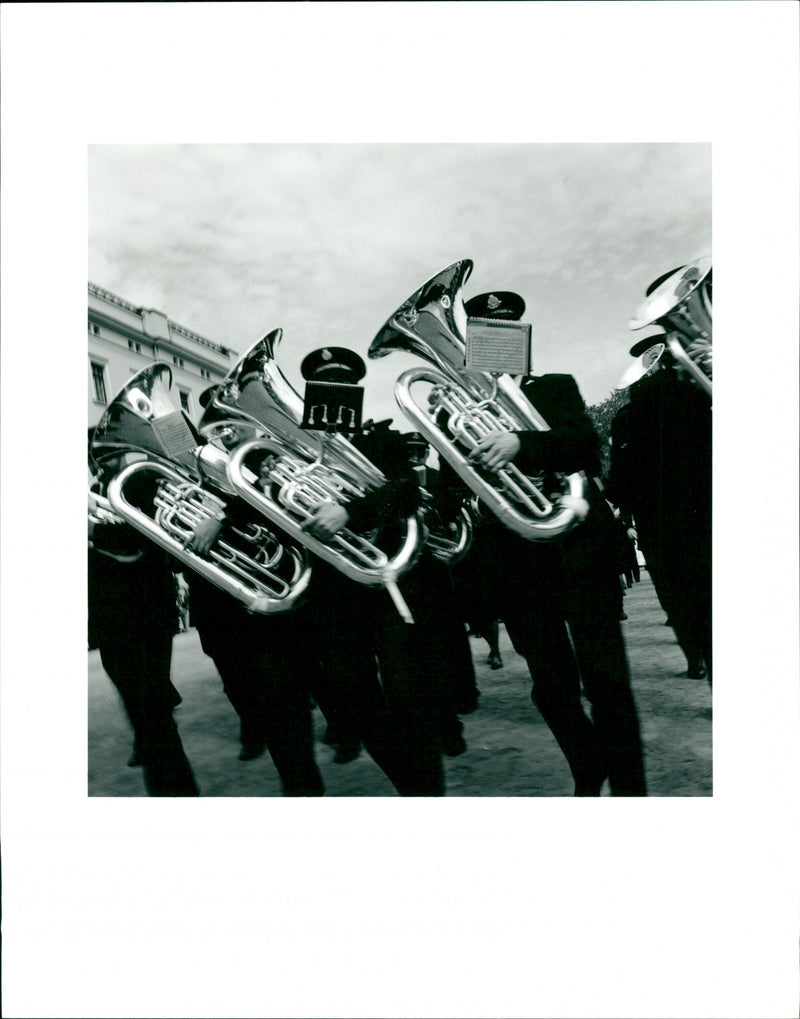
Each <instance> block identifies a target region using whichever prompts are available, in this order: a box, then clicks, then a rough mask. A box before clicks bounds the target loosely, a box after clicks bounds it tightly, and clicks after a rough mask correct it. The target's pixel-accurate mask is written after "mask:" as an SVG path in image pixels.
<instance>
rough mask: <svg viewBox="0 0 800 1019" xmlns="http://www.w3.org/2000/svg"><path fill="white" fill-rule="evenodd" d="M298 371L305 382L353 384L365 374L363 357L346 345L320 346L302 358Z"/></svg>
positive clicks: (365, 368)
mask: <svg viewBox="0 0 800 1019" xmlns="http://www.w3.org/2000/svg"><path fill="white" fill-rule="evenodd" d="M300 372H301V374H302V376H303V378H304V379H305V380H306V382H343V383H347V384H349V385H354V384H355V383H357V382H358V381H359V380H360V379H363V378H364V376H365V375H366V374H367V366H366V365H365V364H364V360H363V358H361V357H359V355H358V354H356V352H355V351H354V350H349V349H348V348H347V347H321V348H320V349H319V350H314V351H312V352H311V353H310V354H307V355H306V357H304V358H303V362H302V364H301V365H300Z"/></svg>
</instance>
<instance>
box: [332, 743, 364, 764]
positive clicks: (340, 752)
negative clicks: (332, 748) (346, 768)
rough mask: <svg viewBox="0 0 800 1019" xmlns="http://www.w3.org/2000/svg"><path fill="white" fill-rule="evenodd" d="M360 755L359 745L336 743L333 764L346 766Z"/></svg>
mask: <svg viewBox="0 0 800 1019" xmlns="http://www.w3.org/2000/svg"><path fill="white" fill-rule="evenodd" d="M360 753H361V744H360V743H337V744H336V753H335V755H334V758H333V763H334V764H348V763H349V762H350V761H354V760H355V759H356V758H357V757H358V755H359V754H360Z"/></svg>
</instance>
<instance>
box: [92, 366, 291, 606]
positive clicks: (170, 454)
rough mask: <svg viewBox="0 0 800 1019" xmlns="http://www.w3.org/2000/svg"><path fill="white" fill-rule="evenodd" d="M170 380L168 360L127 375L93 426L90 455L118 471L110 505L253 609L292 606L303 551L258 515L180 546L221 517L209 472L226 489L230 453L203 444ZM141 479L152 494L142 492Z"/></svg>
mask: <svg viewBox="0 0 800 1019" xmlns="http://www.w3.org/2000/svg"><path fill="white" fill-rule="evenodd" d="M171 385H172V371H171V369H170V368H169V366H168V365H166V364H164V363H163V362H158V361H157V362H154V363H153V364H151V365H148V366H147V367H146V368H144V369H142V370H141V371H139V372H137V373H136V374H135V375H134V376H133V377H132V378H131V379H129V380H128V382H127V383H126V385H125V386H124V387H123V388H122V390H121V391H120V392H119V393H118V394H117V396H116V397H115V398H114V399H113V400H112V401H111V403H110V404H109V405H108V407H107V408H106V411H105V413H104V415H103V417H102V418H101V419H100V422H99V423H98V425H97V427H96V428H95V432H94V437H93V440H92V457H93V459H94V461H95V464H97V465H98V466H100V467H104V466H106V467H108V466H111V467H112V469H113V470H114V471H115V473H114V474H113V476H112V477H111V480H110V481H109V482H108V486H107V505H108V508H109V509H110V511H111V512H113V513H114V514H116V516H117V517H119V518H121V519H122V520H124V521H125V522H126V523H127V524H129V525H130V526H131V527H133V528H134V530H136V531H138V532H139V533H141V534H143V535H144V536H145V537H146V538H149V539H150V540H151V541H153V542H154V543H155V544H156V545H158V546H160V547H161V548H163V549H165V550H166V551H167V552H169V553H170V554H171V555H173V556H174V557H175V558H176V559H177V560H178V561H179V562H181V563H183V564H184V565H185V566H188V567H189V568H190V569H192V570H194V571H195V572H196V573H198V574H199V575H200V576H202V577H204V578H205V579H206V580H208V581H210V582H211V583H212V584H214V585H215V586H216V587H218V588H220V589H221V590H223V591H225V592H227V593H228V594H229V595H231V596H232V597H233V598H235V599H236V600H237V601H239V602H241V603H242V604H243V605H244V607H245V608H247V609H248V610H249V611H251V612H256V613H260V614H271V613H277V612H287V611H289V610H290V609H293V608H294V607H295V606H296V605H297V603H298V601H299V600H300V598H301V597H302V596H303V594H304V592H305V590H306V588H307V587H308V583H309V580H310V577H311V568H310V566H309V564H308V562H307V557H306V555H305V551H304V550H303V549H302V548H301V547H298V546H297V545H296V544H294V543H293V542H291V541H290V540H289V539H287V537H286V536H285V535H276V533H275V532H274V530H273V529H272V528H270V527H267V526H266V525H265V522H264V521H261V520H256V521H252V522H250V521H248V522H247V524H246V525H244V526H243V527H235V526H233V525H231V524H225V525H224V526H223V529H222V532H221V534H220V536H219V538H218V540H217V541H216V542H215V543H214V545H213V547H212V548H211V550H210V552H209V554H208V556H201V555H198V554H197V553H195V552H192V551H189V550H188V549H187V548H186V547H185V546H186V543H187V541H188V540H189V538H190V537H191V535H192V533H193V530H194V528H195V527H196V526H197V524H198V523H200V522H201V521H203V520H207V519H209V518H216V519H221V517H222V510H223V509H224V507H225V502H224V501H223V500H222V499H220V498H219V497H218V496H216V495H215V494H214V493H213V492H211V491H209V490H208V488H207V480H206V475H207V476H208V477H211V478H213V479H214V481H215V483H216V484H217V487H218V488H219V487H222V488H223V490H224V488H225V487H226V486H225V485H224V482H223V484H222V485H220V483H219V479H221V478H223V479H224V470H223V468H224V465H225V462H226V455H225V454H224V453H223V452H221V451H220V450H218V449H214V448H213V447H210V446H203V445H202V440H201V439H200V438H199V436H198V435H197V434H196V433H195V431H194V430H193V428H192V426H191V424H190V423H189V421H188V420H187V418H186V417H185V416H184V415H183V413H182V412H181V411H180V410H178V409H176V407H175V406H174V405H173V403H172V400H171V398H170V387H171ZM204 480H206V484H205V485H204ZM148 482H149V484H148ZM143 487H144V488H145V489H148V490H150V491H153V490H154V491H155V495H154V496H153V497H152V498H151V497H150V496H149V495H147V494H144V493H143V492H142V488H143ZM137 489H138V491H137ZM227 494H228V493H227V492H226V495H227Z"/></svg>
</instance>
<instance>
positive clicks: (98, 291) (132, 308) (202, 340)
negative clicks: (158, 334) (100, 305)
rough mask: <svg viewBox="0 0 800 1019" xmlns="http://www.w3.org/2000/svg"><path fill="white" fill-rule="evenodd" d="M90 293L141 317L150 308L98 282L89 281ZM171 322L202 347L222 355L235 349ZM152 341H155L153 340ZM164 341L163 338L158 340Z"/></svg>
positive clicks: (176, 330) (178, 332) (227, 354)
mask: <svg viewBox="0 0 800 1019" xmlns="http://www.w3.org/2000/svg"><path fill="white" fill-rule="evenodd" d="M89 293H90V294H92V295H93V296H94V297H98V298H100V300H102V301H107V302H108V303H109V304H115V305H117V307H119V308H123V309H124V310H125V311H129V312H132V313H133V314H134V315H137V316H138V317H139V318H141V317H142V312H143V311H147V310H150V309H146V308H137V307H136V305H135V304H131V302H130V301H126V300H125V298H124V297H119V296H118V295H117V294H114V293H112V292H111V291H110V290H106V289H105V288H104V287H100V286H98V285H97V284H96V283H92V282H91V281H90V282H89ZM167 322H168V323H169V329H170V332H175V333H177V334H178V335H179V336H181V337H183V338H185V339H187V340H192V341H193V342H194V343H197V344H199V345H200V346H202V347H208V348H209V349H210V350H213V351H215V352H216V353H217V354H220V355H221V356H222V357H231V355H232V354H234V353H235V351H233V350H231V348H230V347H226V346H224V345H222V344H220V343H214V342H213V341H212V340H209V339H207V338H206V337H205V336H201V335H200V333H196V332H194V330H193V329H187V327H186V326H182V325H181V324H180V323H179V322H174V321H173V320H172V319H171V318H167ZM150 342H153V341H152V340H151V341H150ZM157 342H159V343H163V342H164V340H163V339H161V340H159V341H157Z"/></svg>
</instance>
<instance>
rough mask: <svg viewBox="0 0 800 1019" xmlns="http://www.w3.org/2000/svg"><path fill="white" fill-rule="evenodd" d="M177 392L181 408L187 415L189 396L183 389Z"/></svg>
mask: <svg viewBox="0 0 800 1019" xmlns="http://www.w3.org/2000/svg"><path fill="white" fill-rule="evenodd" d="M178 392H179V393H180V397H181V407H182V408H183V410H185V411H186V413H187V414H188V413H189V394H188V393H187V392H186V390H185V389H179V390H178Z"/></svg>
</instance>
